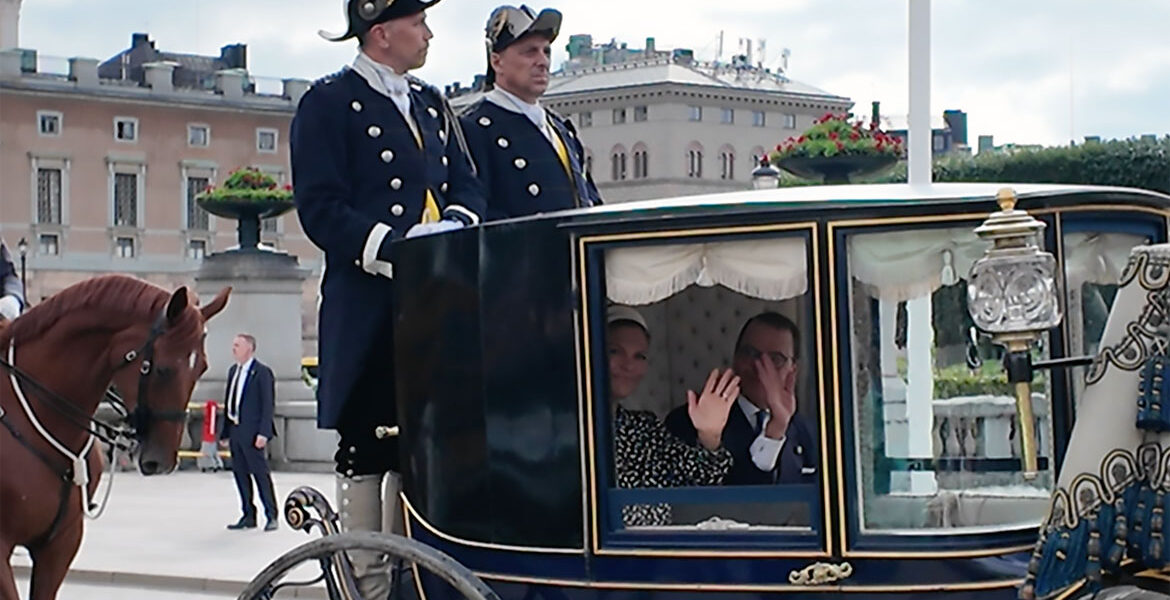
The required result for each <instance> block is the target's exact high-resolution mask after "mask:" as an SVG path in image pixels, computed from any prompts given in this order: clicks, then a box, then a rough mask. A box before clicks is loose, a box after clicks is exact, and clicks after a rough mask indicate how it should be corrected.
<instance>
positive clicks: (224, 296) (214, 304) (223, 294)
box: [199, 286, 232, 322]
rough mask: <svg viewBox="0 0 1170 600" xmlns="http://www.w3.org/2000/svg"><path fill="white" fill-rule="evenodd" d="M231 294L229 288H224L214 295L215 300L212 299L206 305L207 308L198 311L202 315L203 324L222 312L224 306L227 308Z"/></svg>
mask: <svg viewBox="0 0 1170 600" xmlns="http://www.w3.org/2000/svg"><path fill="white" fill-rule="evenodd" d="M231 293H232V288H231V286H228V287H225V288H223V289H222V290H220V291H219V293H218V294H216V295H215V298H213V299H212V300H211V302H208V303H207V306H204V307H202V308H200V309H199V312H201V313H203V320H204V321H205V322H206V321H207V320H208V319H210V318H211V317H214V316H215V315H217V314H219V311H221V310H223V307H224V306H227V301H228V296H230V295H231Z"/></svg>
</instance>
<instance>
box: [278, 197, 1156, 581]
mask: <svg viewBox="0 0 1170 600" xmlns="http://www.w3.org/2000/svg"><path fill="white" fill-rule="evenodd" d="M1004 187H1005V185H992V184H941V185H940V184H935V185H931V186H926V187H910V186H860V185H859V186H827V187H826V186H818V187H806V188H795V189H785V190H768V191H748V192H740V193H730V194H720V195H710V196H696V197H685V198H676V199H666V200H657V201H647V202H636V203H629V204H621V205H610V206H605V207H598V208H592V209H585V210H579V211H569V212H561V213H555V214H548V215H541V216H537V217H532V218H526V219H518V220H513V221H505V222H498V223H491V224H488V225H485V226H483V227H478V228H474V229H470V230H467V231H460V232H455V233H451V234H446V235H442V236H433V237H427V238H421V239H412V240H409V241H404V242H401V243H399V244H398V245H397V248H396V250H395V252H396V254H395V280H396V282H397V286H398V289H399V290H400V293H399V298H398V304H397V306H398V307H399V309H398V314H397V315H396V318H397V321H396V327H397V329H396V339H395V348H396V352H397V359H396V360H397V364H396V365H395V366H396V369H397V373H398V374H399V381H398V389H397V393H398V398H399V407H400V426H401V427H400V436H401V437H400V443H401V446H402V450H403V456H404V457H406V458H405V460H404V478H405V485H404V492H403V494H402V500H403V506H404V512H405V519H406V529H407V537H409V538H410V539H411V540H414V541H416V542H420V543H421V544H422V545H424V546H425V547H429V548H433V549H436V550H438V551H440V552H441V553H443V554H445V555H446V556H449V557H450V558H452V559H453V560H454V561H456V562H457V563H458V564H461V565H463V566H464V567H466V569H467V570H469V571H470V572H473V573H474V574H475V576H477V577H478V580H479V581H480V582H482V583H484V584H486V586H488V587H490V588H491V590H493V591H494V593H496V594H498V595H499V597H501V598H505V599H516V600H520V599H534V598H549V599H553V598H581V599H585V598H607V599H615V598H672V599H676V598H704V599H707V598H763V597H771V596H772V595H774V594H777V593H783V594H788V595H791V596H792V597H808V598H815V597H823V596H824V594H825V593H826V592H828V593H832V594H834V595H841V596H853V597H858V598H863V597H864V598H872V597H890V598H895V597H896V598H926V597H930V598H934V597H940V596H946V597H954V598H1003V599H1007V598H1014V597H1015V596H1016V594H1017V588H1018V587H1019V586H1020V585H1021V583H1022V581H1023V579H1024V577H1025V572H1026V569H1027V562H1028V560H1029V558H1030V556H1031V551H1032V548H1033V546H1034V544H1035V541H1036V532H1037V526H1038V525H1039V524H1040V522H1041V521H1042V519H1044V518H1045V517H1046V515H1047V514H1048V510H1049V503H1050V498H1051V495H1052V490H1053V485H1054V480H1055V474H1056V472H1057V469H1058V468H1059V467H1060V465H1061V461H1062V458H1063V456H1064V454H1065V450H1066V445H1067V442H1068V436H1069V432H1070V431H1071V427H1072V423H1073V419H1074V414H1073V413H1074V406H1075V404H1076V400H1077V398H1078V394H1079V393H1080V389H1081V385H1080V384H1078V383H1077V382H1078V381H1080V380H1081V379H1082V378H1083V374H1082V371H1081V369H1082V367H1075V366H1074V367H1070V368H1062V369H1053V370H1041V371H1038V373H1037V380H1036V385H1035V387H1034V388H1033V394H1032V396H1031V399H1032V408H1033V410H1034V412H1035V418H1034V422H1033V423H1032V424H1033V425H1034V428H1035V431H1036V434H1035V436H1036V438H1035V439H1036V442H1037V444H1038V455H1039V456H1038V460H1037V467H1038V474H1036V476H1032V475H1033V474H1031V473H1025V472H1024V471H1025V463H1024V461H1023V460H1022V458H1023V457H1022V456H1021V451H1020V448H1021V446H1022V444H1021V441H1022V440H1021V435H1020V433H1019V432H1020V429H1021V427H1020V425H1021V423H1020V422H1019V420H1018V419H1017V416H1016V409H1015V406H1016V404H1015V401H1014V400H1013V398H1012V391H1011V390H1010V385H1009V384H1008V382H1007V381H1006V380H1004V379H1003V374H1002V368H1001V367H1000V366H999V365H998V362H997V360H998V358H999V354H998V353H999V349H998V348H997V347H996V346H995V345H994V344H991V343H989V342H987V341H986V340H983V339H980V338H978V337H971V336H970V335H969V334H970V332H971V331H972V328H971V321H970V317H969V316H968V314H967V313H968V311H967V291H968V290H967V288H968V285H967V279H968V274H969V272H970V271H971V267H972V265H973V264H974V263H975V261H977V260H978V259H979V258H981V257H982V256H983V255H984V253H985V251H986V249H987V248H988V243H987V242H986V241H985V240H983V239H981V238H980V237H979V236H978V235H977V234H976V233H975V229H976V228H977V227H978V226H979V225H980V224H981V223H983V222H984V220H985V219H986V218H987V216H988V214H989V213H990V212H992V211H994V210H995V206H996V205H995V198H996V195H997V193H998V192H999V191H1000V190H1001V189H1003V188H1004ZM1006 187H1010V188H1011V189H1012V190H1014V194H1015V195H1016V196H1017V197H1018V199H1019V207H1020V208H1023V209H1025V210H1026V211H1027V212H1028V213H1030V214H1031V215H1032V216H1033V217H1035V218H1036V219H1038V220H1040V221H1041V222H1043V223H1044V224H1045V225H1046V227H1045V228H1044V229H1043V233H1042V234H1041V236H1040V238H1041V239H1040V240H1039V241H1040V244H1041V245H1042V247H1043V249H1045V250H1047V251H1048V252H1050V253H1052V255H1053V256H1054V257H1055V259H1056V263H1055V264H1056V267H1057V269H1056V282H1055V283H1056V285H1057V286H1058V289H1059V290H1060V297H1059V303H1060V308H1061V312H1063V314H1064V319H1063V322H1062V324H1061V325H1060V326H1059V327H1056V328H1053V329H1051V330H1048V331H1047V332H1046V334H1045V335H1044V336H1043V338H1042V343H1041V344H1040V346H1039V347H1038V348H1037V349H1035V350H1033V354H1034V355H1035V359H1036V360H1053V359H1061V358H1067V357H1074V356H1080V355H1085V354H1091V353H1093V352H1095V351H1096V343H1097V341H1098V340H1099V339H1100V336H1101V331H1102V329H1103V327H1104V319H1105V317H1106V315H1107V314H1108V309H1109V305H1110V303H1111V302H1112V298H1113V294H1114V293H1115V292H1116V289H1117V285H1116V284H1117V281H1118V278H1119V276H1120V271H1121V270H1122V269H1123V268H1124V266H1125V264H1126V260H1127V257H1128V255H1129V252H1130V249H1131V248H1132V247H1134V246H1137V245H1142V244H1148V243H1160V242H1166V241H1167V219H1168V217H1170V197H1168V196H1166V195H1162V194H1158V193H1154V192H1149V191H1140V190H1132V189H1121V188H1103V187H1070V186H1056V185H1011V186H1006ZM611 304H621V305H627V306H635V307H637V309H638V310H639V311H640V314H642V315H643V316H644V318H645V320H646V322H647V323H648V324H649V328H650V329H651V330H652V331H653V332H654V334H653V335H652V336H651V341H650V356H651V360H650V365H649V367H648V372H647V373H646V376H645V378H644V380H643V382H644V383H643V385H642V386H641V387H640V388H639V393H638V394H636V395H634V396H631V397H629V398H627V399H626V400H624V401H623V402H624V403H625V404H628V406H627V408H636V409H640V410H646V411H651V412H653V413H655V415H656V416H657V417H658V418H659V419H661V418H663V417H665V416H666V414H667V413H668V412H669V411H670V410H672V409H674V408H676V407H677V406H680V405H682V404H684V403H685V397H686V396H685V394H686V390H688V389H697V388H698V387H699V386H701V385H702V381H703V378H704V377H705V375H706V374H707V373H708V372H709V371H710V369H711V368H712V367H714V366H718V365H726V364H727V363H728V361H729V360H730V354H731V352H732V346H733V344H734V342H735V336H736V332H737V331H738V329H739V327H740V326H741V324H742V323H743V322H744V320H745V319H747V318H749V317H751V316H752V315H754V314H757V313H759V312H761V311H774V312H778V313H780V314H783V315H784V316H786V317H788V318H789V319H791V320H792V321H793V322H795V323H796V325H797V327H798V328H799V330H800V332H801V335H800V336H799V348H798V350H799V356H800V357H801V358H800V361H799V379H798V380H797V395H796V397H797V401H798V407H799V408H798V411H797V414H798V415H801V416H802V417H803V418H804V419H805V420H806V421H807V422H808V423H809V425H810V431H811V432H812V440H811V442H809V446H810V447H808V448H804V449H802V451H803V452H805V453H806V454H807V455H808V456H810V457H812V458H811V459H810V460H809V461H808V462H807V463H806V468H807V469H809V471H808V472H807V473H805V475H806V477H803V478H801V479H800V480H799V481H796V482H791V481H789V482H779V483H774V484H754V485H733V484H725V485H718V486H691V487H637V488H628V487H621V486H619V485H617V484H616V483H615V474H614V456H613V455H614V452H615V447H614V444H613V438H612V436H613V418H614V417H613V411H614V406H613V404H614V402H613V401H612V399H611V398H610V397H609V394H608V390H609V379H608V374H607V356H606V353H607V348H606V336H607V329H606V317H605V315H606V310H607V306H609V305H611ZM980 362H983V365H982V366H980ZM302 500H303V498H302ZM636 505H669V506H670V507H671V509H672V511H671V512H672V516H671V521H670V522H669V523H662V524H655V525H640V524H636V523H631V522H630V521H629V519H628V518H626V517H624V516H623V507H629V506H636ZM302 516H303V515H302ZM318 544H319V545H320V542H318ZM323 548H324V546H321V547H320V548H318V550H321V551H320V552H318V553H317V554H313V553H312V552H310V553H307V554H306V553H302V554H301V555H298V556H301V557H308V556H310V555H312V556H325V555H326V553H325V552H324V550H323ZM333 549H334V550H336V549H337V547H333ZM384 549H385V550H386V551H390V550H392V549H391V548H389V547H387V548H384ZM285 566H287V565H285ZM423 566H424V567H425V568H423V569H416V570H415V575H414V577H413V579H414V583H415V585H417V588H416V591H417V593H418V594H420V595H421V596H423V597H428V598H443V597H452V596H453V595H458V594H457V593H456V592H454V591H453V588H452V587H450V585H449V584H448V583H442V582H440V580H439V578H438V577H436V576H434V575H433V574H428V569H429V568H430V567H428V566H427V565H423ZM279 570H280V569H277V571H279ZM461 572H462V571H461ZM270 575H272V577H275V576H276V575H277V573H276V571H273V573H271V574H270ZM272 577H268V579H272ZM448 581H452V579H451V578H450V577H449V578H448ZM465 591H466V590H465Z"/></svg>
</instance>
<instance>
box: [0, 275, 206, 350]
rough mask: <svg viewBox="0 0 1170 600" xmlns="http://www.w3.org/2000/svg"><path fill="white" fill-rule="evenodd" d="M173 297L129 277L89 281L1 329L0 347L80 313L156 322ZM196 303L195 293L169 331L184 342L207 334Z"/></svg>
mask: <svg viewBox="0 0 1170 600" xmlns="http://www.w3.org/2000/svg"><path fill="white" fill-rule="evenodd" d="M170 297H171V294H170V292H168V291H166V290H165V289H163V288H161V287H159V286H157V285H155V284H153V283H150V282H148V281H144V280H142V279H137V278H134V277H128V276H126V275H101V276H98V277H94V278H92V279H86V280H85V281H82V282H80V283H76V284H74V285H71V286H69V287H67V288H65V289H64V290H62V291H60V292H58V293H56V294H54V295H53V296H52V297H50V298H49V299H48V300H45V301H44V302H42V303H40V304H38V305H36V306H34V307H32V308H31V309H29V310H28V312H26V313H24V314H23V315H21V316H20V317H19V318H17V319H15V320H13V321H12V322H10V323H9V324H8V326H7V327H4V328H0V348H2V347H6V346H7V345H8V344H9V343H10V342H23V341H27V340H29V339H35V338H36V337H37V336H40V335H41V334H43V333H44V332H45V331H46V330H48V329H49V327H51V326H52V325H53V324H54V323H56V322H57V321H58V320H60V319H61V318H62V317H64V316H66V315H68V314H70V313H73V312H74V311H79V310H86V311H100V312H102V313H106V314H114V315H118V314H121V315H126V316H127V317H129V318H131V319H141V320H143V321H147V322H154V319H155V318H156V317H158V315H159V314H160V313H161V312H162V310H163V308H164V307H166V304H167V301H168V300H170ZM194 300H195V297H194V295H193V294H192V295H191V296H190V303H189V305H188V306H187V310H184V311H183V312H182V314H181V315H180V316H179V319H178V322H177V323H175V324H174V325H173V326H172V327H170V328H169V329H168V331H170V332H175V333H177V334H179V335H180V336H181V338H182V339H183V341H186V340H187V338H189V337H190V338H194V337H199V336H202V335H203V328H202V319H201V318H200V317H199V311H198V310H196V309H194V308H193V305H194Z"/></svg>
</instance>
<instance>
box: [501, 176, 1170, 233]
mask: <svg viewBox="0 0 1170 600" xmlns="http://www.w3.org/2000/svg"><path fill="white" fill-rule="evenodd" d="M1004 188H1010V189H1012V190H1013V191H1014V192H1015V194H1016V196H1017V198H1019V199H1020V200H1021V203H1020V204H1021V206H1020V207H1021V208H1024V209H1027V208H1028V206H1029V203H1028V200H1030V199H1031V200H1038V199H1048V198H1062V199H1067V200H1071V201H1074V202H1075V201H1077V200H1078V199H1081V198H1084V197H1086V196H1096V197H1101V196H1106V197H1111V196H1126V197H1130V198H1135V199H1141V200H1143V201H1148V202H1150V203H1152V204H1155V205H1160V206H1164V207H1170V195H1167V194H1164V193H1161V192H1156V191H1152V190H1145V189H1137V188H1128V187H1117V186H1101V185H1079V184H1054V183H1052V184H1050V183H965V182H960V183H931V184H927V185H911V184H906V183H894V184H864V185H815V186H796V187H785V188H777V189H775V190H743V191H736V192H719V193H711V194H698V195H691V196H678V197H670V198H657V199H650V200H638V201H632V202H621V203H612V204H604V205H601V206H595V207H590V208H582V209H575V210H567V211H559V212H554V213H544V214H538V215H534V216H532V217H524V218H520V219H514V220H512V221H509V222H516V221H528V220H556V221H567V222H577V221H578V220H580V221H584V222H589V221H590V220H591V217H613V216H637V215H639V214H645V215H646V216H658V215H660V214H663V213H668V212H683V213H692V212H706V211H709V212H719V211H720V210H723V209H728V208H750V209H757V210H765V209H776V210H780V211H795V210H801V211H805V210H810V209H812V210H821V209H823V210H830V209H833V208H848V207H854V208H857V207H864V206H871V205H894V206H896V205H914V204H922V203H928V204H944V203H948V202H963V201H991V200H993V199H994V198H995V196H996V194H997V193H998V192H999V191H1000V190H1001V189H1004ZM820 205H823V206H820ZM986 208H987V210H988V212H990V211H991V210H994V204H988V205H987V207H986ZM490 225H491V224H489V226H490Z"/></svg>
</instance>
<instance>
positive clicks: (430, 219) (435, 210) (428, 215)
mask: <svg viewBox="0 0 1170 600" xmlns="http://www.w3.org/2000/svg"><path fill="white" fill-rule="evenodd" d="M406 125H407V126H408V127H410V132H411V133H413V134H414V143H415V144H418V149H419V150H425V149H424V148H423V141H422V136H421V134H420V133H419V130H418V125H417V124H416V123H415V122H414V117H413V116H411V117H410V118H408V119H407V120H406ZM440 218H442V215H441V214H440V213H439V203H438V202H437V201H435V195H434V194H433V193H432V192H431V188H429V187H428V188H427V196H426V199H425V200H424V201H423V212H422V218H420V219H419V221H418V222H419V223H434V222H436V221H438V220H439V219H440Z"/></svg>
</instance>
